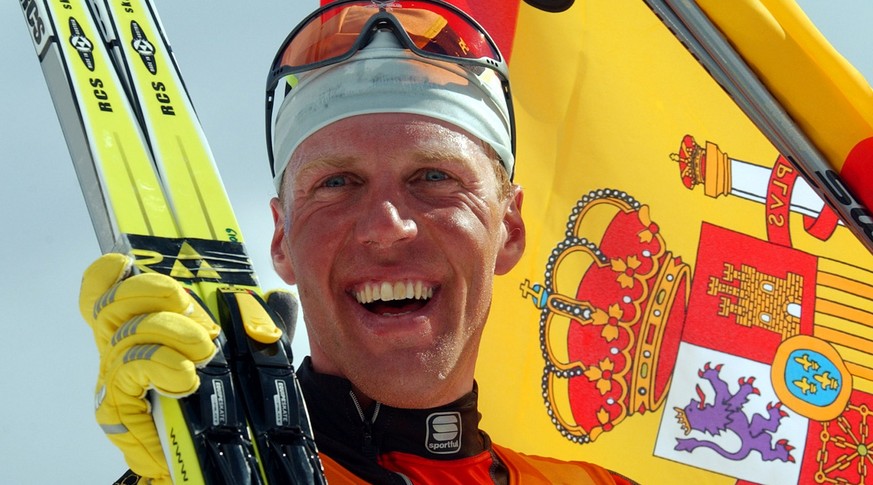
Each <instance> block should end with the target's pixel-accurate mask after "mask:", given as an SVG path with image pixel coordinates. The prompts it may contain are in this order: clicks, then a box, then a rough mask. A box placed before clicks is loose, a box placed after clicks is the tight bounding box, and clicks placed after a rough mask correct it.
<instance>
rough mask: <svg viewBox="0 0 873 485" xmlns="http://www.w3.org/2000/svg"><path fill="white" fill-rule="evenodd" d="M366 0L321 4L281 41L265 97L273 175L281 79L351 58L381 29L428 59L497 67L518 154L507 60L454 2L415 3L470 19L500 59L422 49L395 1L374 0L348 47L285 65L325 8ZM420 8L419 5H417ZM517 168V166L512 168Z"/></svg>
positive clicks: (422, 0)
mask: <svg viewBox="0 0 873 485" xmlns="http://www.w3.org/2000/svg"><path fill="white" fill-rule="evenodd" d="M361 3H365V2H362V1H361V0H339V1H337V2H333V3H330V4H328V5H325V6H324V7H321V8H319V9H318V10H316V11H314V12H312V13H311V14H309V15H308V16H307V17H306V18H305V19H304V20H303V21H301V22H300V23H299V24H298V25H297V27H295V28H294V30H292V31H291V33H290V34H288V36H287V37H285V40H284V41H283V42H282V47H280V48H279V50H278V52H277V53H276V55H275V56H274V58H273V63H272V65H271V67H270V72H269V75H268V76H267V89H266V100H265V105H266V106H265V111H266V123H265V124H266V135H267V156H268V158H269V161H270V170H271V172H272V173H273V176H274V177H275V175H276V164H275V158H274V154H273V129H272V125H273V108H274V104H275V99H276V90H277V89H278V87H279V85H280V84H281V83H282V80H283V79H285V78H286V77H287V76H290V75H292V74H297V73H300V72H305V71H311V70H314V69H319V68H322V67H327V66H331V65H334V64H339V63H341V62H345V61H346V60H348V59H350V58H351V57H352V56H354V55H355V54H357V52H358V51H360V50H361V49H363V48H364V47H366V46H367V45H368V44H369V43H370V41H371V40H372V39H373V36H374V35H375V33H376V32H378V31H380V30H385V29H387V30H390V31H391V32H393V33H394V36H395V37H397V39H398V40H399V41H400V43H401V45H402V46H403V47H404V48H406V49H408V50H410V51H412V52H413V53H415V54H416V55H418V56H419V57H422V58H425V59H433V60H438V61H442V62H449V63H452V64H456V65H460V66H462V67H466V68H472V69H475V68H480V69H481V68H485V69H490V70H492V71H494V72H495V73H496V74H497V76H498V78H499V79H500V84H501V88H502V91H503V95H504V97H505V98H506V108H507V111H508V115H509V129H510V133H509V135H510V140H511V144H512V146H511V150H512V154H513V156H514V155H515V113H514V111H513V107H512V95H511V93H510V90H509V73H508V68H507V65H506V61H505V60H504V59H503V55H502V54H501V53H500V49H498V48H497V44H496V43H494V40H493V39H491V36H490V35H488V32H486V31H485V29H483V28H482V26H481V25H479V23H478V22H476V21H475V20H474V19H473V18H472V17H470V16H469V15H467V14H466V13H465V12H464V11H463V10H461V9H459V8H457V7H455V6H454V5H451V4H448V3H445V2H443V1H441V0H415V3H416V4H425V5H427V4H430V5H436V6H438V7H440V8H444V9H446V10H449V11H451V12H452V13H454V14H455V15H457V16H458V18H460V19H462V20H463V21H465V22H467V23H468V24H469V25H470V26H471V27H474V29H475V30H476V31H477V32H479V33H480V34H481V35H482V37H483V39H484V40H485V41H486V42H487V43H488V44H489V45H490V47H491V50H492V51H493V52H494V54H495V55H496V56H497V59H493V58H490V57H479V58H475V57H458V56H452V55H448V54H438V53H434V52H428V51H426V50H423V49H421V48H419V47H418V46H416V45H415V42H414V41H413V40H412V38H410V36H409V34H408V33H407V32H406V29H405V28H404V27H403V24H402V23H401V22H400V21H399V20H398V19H397V17H395V16H394V15H393V14H391V12H389V11H387V10H386V8H390V7H392V5H394V4H395V3H396V2H391V1H384V2H379V1H376V0H373V1H372V2H371V5H372V6H373V7H374V8H378V11H377V12H376V13H374V14H373V15H372V16H371V17H370V18H369V19H367V22H366V23H365V24H364V26H363V27H362V28H361V32H360V34H358V38H357V39H355V42H354V43H352V44H351V45H350V46H349V48H348V50H347V51H346V52H345V53H344V54H341V55H338V56H334V57H331V58H329V59H325V60H321V61H317V62H312V63H307V64H302V65H299V66H282V65H281V59H282V56H283V54H284V52H285V50H286V49H287V48H288V45H289V44H290V43H291V42H292V41H293V40H294V39H295V38H296V37H297V35H298V34H299V33H300V32H301V31H302V30H303V29H305V28H306V27H308V26H309V24H310V23H311V22H312V21H313V20H315V19H317V18H318V17H320V16H322V15H323V14H325V13H326V12H329V11H330V10H333V9H337V8H343V6H344V5H349V4H361ZM414 8H418V7H414ZM292 89H293V88H291V87H290V86H289V87H287V88H286V91H285V95H287V93H288V92H290V91H291V90H292ZM513 172H514V170H513ZM513 175H514V174H512V173H510V174H509V177H510V180H512V178H513Z"/></svg>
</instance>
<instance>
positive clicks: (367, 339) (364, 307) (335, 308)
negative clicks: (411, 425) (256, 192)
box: [272, 114, 524, 407]
mask: <svg viewBox="0 0 873 485" xmlns="http://www.w3.org/2000/svg"><path fill="white" fill-rule="evenodd" d="M283 191H284V192H283V200H282V201H279V200H278V199H274V200H273V202H272V207H273V212H274V218H275V223H276V229H275V234H274V239H273V248H272V251H273V262H274V265H275V266H276V269H277V271H278V272H279V274H280V275H281V276H282V277H283V278H284V279H285V280H286V281H288V282H289V283H296V284H297V286H298V291H299V294H300V300H301V304H302V305H303V309H304V314H305V318H306V326H307V330H308V333H309V338H310V347H311V353H312V360H313V365H314V366H315V368H316V370H317V371H319V372H323V373H328V374H333V375H339V376H343V377H346V378H347V379H349V380H350V381H351V382H352V384H353V385H354V386H355V387H356V388H357V389H358V390H359V391H361V392H363V394H365V395H366V396H368V397H370V398H373V399H376V400H379V401H381V402H384V403H386V404H389V405H393V406H403V407H429V406H435V405H440V404H445V403H447V402H450V401H452V400H454V399H457V398H458V397H460V396H461V395H462V394H464V393H466V392H469V391H470V389H471V385H472V379H473V371H474V368H475V361H476V355H477V351H478V346H479V340H480V337H481V333H482V327H483V325H484V323H485V320H486V317H487V314H488V308H489V306H490V301H491V292H492V280H493V275H494V274H495V273H498V274H502V273H505V272H507V271H509V270H510V269H511V268H512V267H513V266H514V265H515V264H516V263H517V262H518V259H519V258H520V257H521V253H522V251H523V249H524V225H523V223H522V220H521V216H520V213H519V210H520V205H521V192H520V190H519V189H517V188H514V189H513V192H512V194H511V195H510V196H509V197H508V198H507V197H501V196H500V195H499V190H498V184H497V177H496V175H495V173H494V168H493V166H492V161H491V160H490V159H489V158H488V155H487V153H486V151H485V150H484V149H483V147H482V145H481V142H479V141H478V140H475V139H474V138H472V137H471V136H470V135H468V134H467V133H466V132H464V131H463V130H460V129H458V128H456V127H454V126H453V125H450V124H448V123H443V122H440V121H437V120H434V119H431V118H426V117H422V116H417V115H409V114H404V115H401V114H371V115H362V116H355V117H351V118H347V119H345V120H342V121H338V122H336V123H333V124H331V125H329V126H327V127H325V128H323V129H321V130H320V131H318V132H317V133H315V134H314V135H312V136H310V137H309V138H307V139H306V140H305V141H304V142H303V143H302V144H301V145H300V147H299V148H298V149H297V150H296V151H295V154H294V156H293V157H292V159H291V162H290V163H289V165H288V168H287V169H286V174H285V178H284V181H283ZM377 295H378V296H377Z"/></svg>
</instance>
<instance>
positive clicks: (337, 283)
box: [83, 1, 630, 484]
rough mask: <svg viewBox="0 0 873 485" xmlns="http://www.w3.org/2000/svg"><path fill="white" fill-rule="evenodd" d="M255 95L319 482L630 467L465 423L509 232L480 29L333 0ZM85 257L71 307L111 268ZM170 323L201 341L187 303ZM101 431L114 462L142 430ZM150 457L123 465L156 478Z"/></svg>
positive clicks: (491, 76) (518, 225)
mask: <svg viewBox="0 0 873 485" xmlns="http://www.w3.org/2000/svg"><path fill="white" fill-rule="evenodd" d="M386 4H387V5H390V6H386ZM280 98H281V100H280ZM267 101H268V102H267V106H268V113H267V117H268V139H269V142H268V143H269V146H270V155H271V164H272V166H273V173H274V176H275V183H276V188H277V191H278V194H279V195H278V197H277V198H274V199H273V200H272V201H271V204H270V205H271V208H272V212H273V218H274V222H275V231H274V235H273V241H272V247H271V251H272V257H273V263H274V266H275V268H276V271H277V272H278V273H279V275H280V276H282V278H283V279H284V280H285V281H286V282H288V283H289V284H296V285H297V288H298V291H299V295H300V302H301V305H302V307H303V311H304V315H305V322H306V327H307V331H308V335H309V340H310V348H311V356H310V357H307V358H306V359H304V361H303V363H302V364H301V366H300V369H299V371H298V376H299V379H300V383H301V386H302V389H303V392H304V395H305V398H306V401H307V403H308V408H309V411H310V418H311V421H312V427H313V430H314V436H315V440H316V443H317V445H318V448H319V451H320V454H321V458H322V462H323V463H324V466H325V474H326V477H327V478H328V480H329V482H330V483H332V484H335V483H397V484H408V483H416V484H418V483H433V484H437V483H440V484H442V483H575V484H587V483H605V484H612V483H630V482H629V481H628V480H627V479H625V478H622V477H620V476H617V475H615V474H613V473H611V472H609V471H607V470H605V469H603V468H600V467H598V466H595V465H591V464H587V463H582V462H561V461H558V460H553V459H549V458H541V457H532V456H527V455H524V454H520V453H517V452H514V451H511V450H509V449H507V448H504V447H501V446H499V445H496V444H493V443H492V442H491V440H490V438H489V437H488V435H487V434H486V433H485V432H484V431H483V430H481V429H479V426H478V424H479V419H480V415H479V412H478V407H477V388H476V384H475V382H474V371H475V367H476V359H477V355H478V349H479V343H480V339H481V336H482V331H483V328H484V325H485V322H486V320H487V317H488V312H489V308H490V305H491V298H492V286H493V278H494V275H499V274H503V273H506V272H508V271H509V270H511V269H512V268H513V267H514V266H515V264H516V263H517V262H518V261H519V259H520V258H521V255H522V253H523V251H524V245H525V230H524V223H523V221H522V217H521V206H522V190H521V188H520V187H518V186H517V185H514V184H512V182H511V180H512V173H513V169H514V164H515V160H514V140H513V137H514V133H515V129H514V121H513V116H512V107H511V96H510V94H509V83H508V78H507V73H506V66H505V63H504V62H503V59H502V58H501V56H500V54H499V52H498V51H497V48H496V46H495V45H494V43H493V41H491V39H490V38H489V37H488V35H487V33H485V32H484V31H483V30H482V29H481V27H479V26H478V24H476V23H475V22H474V21H473V20H472V19H470V18H469V17H467V16H466V14H464V13H463V12H461V11H460V10H457V9H455V8H453V7H451V6H449V5H446V4H443V3H441V2H439V1H414V2H413V1H410V2H405V1H398V2H390V4H388V3H387V2H375V1H373V2H370V1H341V2H336V3H334V4H331V5H328V6H326V7H324V8H322V9H320V10H319V11H317V12H315V13H314V14H312V15H311V16H309V17H308V18H307V19H306V20H304V21H303V22H302V23H301V24H300V25H299V26H298V27H297V28H296V29H295V30H294V31H293V32H292V33H291V34H290V35H289V36H288V38H287V39H286V41H285V43H284V44H283V45H282V47H281V49H280V50H279V53H278V54H277V56H276V59H275V61H274V64H273V67H272V69H271V73H270V78H269V82H268V97H267ZM274 107H275V108H276V109H275V113H274V112H273V111H274V109H273V108H274ZM95 273H97V274H99V273H100V272H99V271H97V272H95V271H91V270H89V273H87V274H86V278H85V282H84V283H83V295H84V296H85V297H84V298H83V301H85V302H86V303H91V305H92V306H88V305H87V304H84V305H83V313H87V312H88V310H89V309H90V308H92V307H93V301H95V300H97V299H98V298H99V297H100V295H102V294H103V293H102V292H103V291H106V288H107V283H114V280H113V278H104V280H105V281H104V282H103V283H102V284H98V283H99V282H97V283H95V281H94V280H93V279H94V276H93V275H94V274H95ZM156 276H158V275H156ZM89 278H92V279H89ZM134 278H137V277H134ZM134 278H131V280H133V279H134ZM166 280H167V281H165V282H164V283H162V284H165V285H168V286H172V285H173V282H172V281H171V280H169V278H166ZM128 281H130V280H128ZM162 281H163V280H162ZM124 283H127V281H126V282H124ZM85 288H90V290H89V291H85V290H84V289H85ZM94 288H96V289H94ZM101 289H102V291H101ZM89 295H90V296H89ZM183 308H184V307H183ZM167 310H168V311H170V312H177V313H180V310H178V309H172V308H168V309H167ZM186 320H187V323H186ZM179 322H180V323H178V324H177V326H181V327H185V328H193V329H196V330H198V331H199V334H198V335H200V336H199V337H197V338H194V337H191V339H193V340H198V339H199V340H198V341H205V342H206V343H207V344H208V343H209V342H210V339H211V338H212V337H214V335H213V333H214V332H215V329H214V327H213V326H211V325H210V323H211V322H204V321H203V318H202V316H200V315H198V314H192V315H190V318H188V317H181V316H180V319H179ZM503 324H506V325H513V324H515V322H503ZM186 325H187V326H186ZM181 327H179V328H181ZM95 331H97V328H96V327H95ZM168 331H169V330H168ZM173 331H174V332H176V331H178V330H173ZM201 343H202V342H201ZM181 347H183V348H180V349H179V351H180V352H183V353H184V352H186V351H187V347H188V346H187V345H182V346H181ZM206 353H208V352H206ZM202 354H204V352H203V351H200V352H198V353H193V352H192V353H191V355H190V356H189V357H187V358H188V359H189V360H190V361H192V362H197V361H198V360H200V361H202V360H203V358H204V356H203V355H202ZM185 355H186V356H187V355H188V354H185ZM147 384H148V385H149V386H150V387H155V386H152V385H151V383H147ZM189 392H190V391H189ZM177 394H182V392H178V391H177ZM139 431H141V432H143V431H142V430H139ZM145 432H148V430H146V431H145ZM131 433H132V432H131ZM131 433H128V434H131ZM114 439H115V440H116V443H120V445H119V446H120V447H121V448H122V449H123V451H125V454H126V456H127V457H128V462H129V463H131V465H132V467H133V463H134V462H136V461H137V460H136V459H135V457H136V456H139V455H137V454H138V453H139V454H141V453H143V451H141V450H139V449H137V448H136V446H140V445H139V444H140V443H143V442H148V443H151V442H152V441H153V440H152V437H151V436H150V435H149V436H146V435H139V436H137V437H136V439H131V440H129V441H131V442H135V444H134V445H129V446H128V445H126V444H125V443H126V442H124V441H123V440H122V441H119V438H118V436H116V437H115V438H114ZM157 446H158V447H159V446H160V445H159V444H158V445H157ZM159 452H160V450H159V449H158V453H157V454H154V452H151V453H152V454H154V455H155V456H158V457H159V456H160V453H159ZM132 456H133V457H134V459H133V460H132V459H131V457H132ZM159 461H160V460H159V459H154V460H152V462H150V463H149V466H147V467H146V466H144V467H142V468H139V469H137V468H136V467H134V468H135V471H137V472H138V473H145V474H147V475H148V476H153V477H154V476H158V477H162V479H164V480H165V477H166V474H164V470H163V469H161V468H160V467H161V463H159Z"/></svg>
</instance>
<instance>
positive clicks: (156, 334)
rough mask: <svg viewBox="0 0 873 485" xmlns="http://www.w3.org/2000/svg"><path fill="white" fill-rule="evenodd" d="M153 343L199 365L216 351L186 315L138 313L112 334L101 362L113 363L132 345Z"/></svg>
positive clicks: (203, 330)
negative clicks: (106, 352) (107, 351)
mask: <svg viewBox="0 0 873 485" xmlns="http://www.w3.org/2000/svg"><path fill="white" fill-rule="evenodd" d="M148 344H157V345H162V346H166V347H169V348H171V349H173V350H175V351H176V352H178V353H179V354H180V355H181V356H182V357H184V358H185V359H187V360H190V361H192V362H193V363H194V364H195V365H197V366H200V365H203V364H206V363H207V362H209V361H210V360H211V359H212V357H213V356H214V355H215V353H216V351H217V350H218V349H217V347H216V346H215V343H214V342H213V341H212V336H211V335H209V333H208V332H207V331H206V330H205V329H204V328H203V327H202V326H201V325H199V324H198V323H197V322H195V321H193V320H192V319H191V318H189V317H185V316H182V315H179V314H178V313H172V312H159V313H149V314H146V315H138V316H136V317H133V318H132V319H130V320H128V321H127V322H126V323H125V324H124V325H122V326H120V327H119V328H118V330H117V331H116V332H115V333H114V334H113V335H112V340H111V341H110V350H109V353H108V355H107V357H106V358H105V359H104V361H105V362H114V361H116V360H117V359H118V358H119V357H120V356H121V355H123V354H125V353H126V352H127V351H128V350H129V349H131V348H132V347H134V346H136V345H148Z"/></svg>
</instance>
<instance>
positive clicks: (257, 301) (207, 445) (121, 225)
mask: <svg viewBox="0 0 873 485" xmlns="http://www.w3.org/2000/svg"><path fill="white" fill-rule="evenodd" d="M20 3H21V8H22V11H23V13H24V17H25V20H26V22H27V25H28V28H29V29H30V33H31V37H32V39H33V42H34V46H35V48H36V53H37V56H38V57H39V61H40V64H41V66H42V70H43V74H44V76H45V79H46V82H47V84H48V87H49V91H50V93H51V96H52V100H53V102H54V104H55V109H56V111H57V114H58V118H59V120H60V123H61V127H62V129H63V132H64V137H65V139H66V141H67V146H68V148H69V151H70V154H71V156H72V159H73V163H74V166H75V168H76V173H77V176H78V178H79V182H80V186H81V188H82V192H83V195H84V196H85V200H86V203H87V206H88V210H89V213H90V216H91V220H92V222H93V225H94V230H95V232H96V233H97V239H98V241H99V243H100V247H101V250H102V251H103V252H109V251H116V252H128V253H131V254H133V255H134V256H135V258H136V265H137V268H138V269H139V271H143V272H159V273H163V274H167V275H170V276H172V277H174V278H176V279H177V280H178V281H180V282H182V283H183V285H185V286H186V287H187V288H188V289H189V290H190V292H191V293H192V294H194V295H196V296H197V297H199V299H200V301H202V302H203V304H204V306H205V307H206V308H208V309H209V310H210V312H211V313H212V315H214V316H216V317H217V321H218V322H219V323H220V324H221V326H222V329H223V333H222V335H221V336H220V337H219V338H218V339H217V340H216V344H217V345H218V348H219V352H218V355H217V356H216V357H215V358H214V359H213V360H212V361H211V362H210V363H209V364H208V365H207V366H206V367H205V368H204V369H201V370H199V371H198V372H199V374H200V380H201V385H200V389H199V390H198V391H197V392H196V393H195V394H194V395H192V396H189V397H187V398H183V399H178V400H177V399H170V398H166V397H162V396H158V395H156V394H154V393H152V394H151V395H150V399H151V400H152V405H153V410H154V413H153V415H154V418H155V424H156V427H157V429H158V434H159V435H160V436H161V441H162V444H163V447H164V452H165V455H166V457H167V463H168V465H169V468H170V472H171V475H172V478H173V481H174V483H183V482H184V483H197V484H199V483H205V484H278V483H283V484H284V483H316V484H317V483H324V478H323V473H322V468H321V462H320V461H319V459H318V455H317V452H316V449H315V444H314V441H313V440H312V432H311V429H310V427H309V421H308V415H307V413H306V407H305V404H304V402H303V399H302V394H301V392H300V389H299V384H298V382H297V380H296V377H295V374H294V369H293V367H292V365H291V360H292V359H291V346H290V337H289V336H288V335H287V333H286V335H284V336H282V337H281V338H278V335H276V337H277V338H278V339H277V338H261V340H264V341H262V342H257V341H255V340H253V339H252V338H250V337H249V334H250V333H251V334H256V333H257V332H247V331H246V328H247V327H248V328H252V327H257V326H260V325H264V324H265V323H267V322H271V321H277V320H279V319H280V318H281V317H279V316H278V315H276V314H275V313H274V312H273V310H271V309H270V307H269V306H267V305H266V304H265V302H264V301H263V299H262V298H261V296H260V290H259V289H258V287H257V281H256V277H255V274H254V272H253V270H252V267H251V263H250V260H249V258H248V256H247V254H246V252H245V248H244V247H243V240H242V234H241V231H240V229H239V226H238V224H237V221H236V218H235V216H234V214H233V211H232V209H231V206H230V203H229V200H228V198H227V195H226V193H225V190H224V186H223V184H222V182H221V179H220V177H219V175H218V172H217V169H216V167H215V163H214V160H213V158H212V154H211V151H210V149H209V146H208V144H207V142H206V139H205V136H204V134H203V132H202V129H201V127H200V124H199V121H198V119H197V116H196V114H195V112H194V109H193V105H192V104H191V101H190V99H189V96H188V93H187V91H186V89H185V86H184V83H183V81H182V78H181V75H180V73H179V70H178V67H177V65H176V63H175V60H174V58H173V56H172V53H171V49H170V46H169V43H168V42H167V39H166V37H165V35H164V33H163V29H162V27H161V23H160V20H159V18H158V16H157V12H156V10H155V8H154V5H153V4H152V3H151V1H150V0H90V1H89V2H88V3H86V1H85V0H20Z"/></svg>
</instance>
